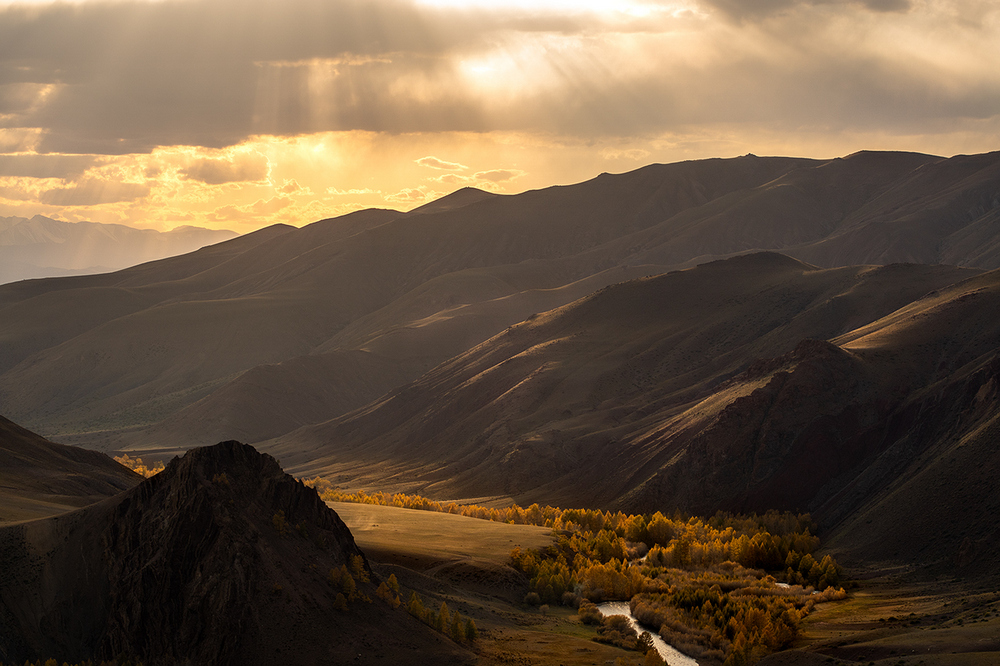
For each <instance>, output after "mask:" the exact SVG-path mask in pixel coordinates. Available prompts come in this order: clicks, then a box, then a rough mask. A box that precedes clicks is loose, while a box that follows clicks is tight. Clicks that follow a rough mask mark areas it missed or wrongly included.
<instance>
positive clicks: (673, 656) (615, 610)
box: [597, 601, 698, 666]
mask: <svg viewBox="0 0 1000 666" xmlns="http://www.w3.org/2000/svg"><path fill="white" fill-rule="evenodd" d="M597 610H599V611H601V615H605V616H608V615H624V616H625V617H627V618H628V621H629V624H630V625H632V628H633V629H635V630H636V633H639V634H641V633H642V632H644V631H647V629H644V628H642V627H641V626H639V622H638V621H636V619H635V618H634V617H632V609H630V608H629V605H628V602H627V601H606V602H604V603H603V604H597ZM649 635H650V636H652V637H653V645H654V646H656V651H657V652H659V653H660V656H661V657H663V660H664V661H665V662H667V664H668V665H669V666H698V662H697V661H695V660H694V659H692V658H691V657H689V656H687V655H686V654H684V653H683V652H678V651H677V650H676V649H675V648H674V647H673V646H672V645H668V644H667V643H666V642H664V640H663V639H662V638H660V635H659V634H654V633H653V632H652V631H650V632H649Z"/></svg>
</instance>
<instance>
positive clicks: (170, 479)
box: [0, 441, 464, 664]
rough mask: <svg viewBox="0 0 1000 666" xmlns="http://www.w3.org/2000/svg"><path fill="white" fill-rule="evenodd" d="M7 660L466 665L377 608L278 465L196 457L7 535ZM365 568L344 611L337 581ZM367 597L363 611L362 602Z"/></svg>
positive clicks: (342, 530) (398, 614) (329, 524)
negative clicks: (402, 658) (409, 653)
mask: <svg viewBox="0 0 1000 666" xmlns="http://www.w3.org/2000/svg"><path fill="white" fill-rule="evenodd" d="M0 543H5V544H6V545H7V547H6V548H5V549H3V550H2V551H0V559H3V560H4V561H3V562H2V564H0V570H4V569H10V570H17V571H21V572H22V575H20V576H17V577H14V578H10V577H8V578H7V579H5V580H2V581H0V602H2V606H0V661H15V662H20V661H23V660H25V659H39V658H42V659H44V658H48V657H55V658H57V659H59V660H60V661H61V660H64V659H65V660H68V661H78V660H80V661H82V660H84V659H91V658H94V659H108V658H112V657H118V656H123V655H124V656H127V657H130V658H136V659H140V660H142V661H143V662H144V663H147V664H150V663H151V664H161V663H162V664H173V663H185V664H268V663H278V662H281V663H296V664H297V663H302V664H313V663H315V664H327V663H329V664H337V663H347V662H350V663H352V664H354V663H381V662H384V661H385V660H386V659H387V658H389V659H391V658H395V657H393V656H392V655H393V654H394V653H395V652H398V653H399V654H403V653H404V652H405V651H406V650H407V649H414V648H415V649H421V650H426V651H427V653H428V654H430V655H433V656H434V661H443V662H445V663H449V662H454V661H463V660H464V655H463V653H462V651H461V650H459V649H458V648H457V647H455V646H454V645H453V644H451V643H449V642H448V641H446V640H445V639H443V638H442V637H440V636H439V635H437V634H434V633H433V632H431V631H430V630H429V629H427V628H426V627H424V626H423V625H421V624H419V623H418V622H416V621H415V620H413V618H411V617H409V616H408V615H407V614H406V613H405V612H402V611H400V610H393V609H392V608H391V607H389V606H388V605H387V604H384V603H383V602H381V601H380V600H378V599H377V598H376V595H375V585H376V584H377V581H375V580H371V581H370V582H365V581H364V580H363V579H364V578H370V579H373V578H374V575H373V574H372V573H371V570H370V568H369V566H368V564H367V561H366V560H365V557H364V554H363V553H362V552H361V551H360V550H359V549H358V547H357V545H356V544H355V542H354V538H353V536H352V535H351V533H350V530H349V529H348V528H347V527H346V526H345V525H344V523H343V521H341V520H340V518H339V517H338V516H337V514H336V513H335V512H334V511H332V510H331V509H330V508H329V507H327V506H326V505H325V504H324V503H323V501H322V500H320V498H319V496H318V495H317V493H316V492H315V491H314V490H312V489H311V488H307V487H305V486H303V485H302V484H301V483H300V482H298V481H296V480H295V479H293V478H292V477H290V476H288V475H287V474H285V473H284V472H283V471H282V470H281V467H280V466H279V465H278V463H277V461H276V460H275V459H274V458H272V457H270V456H267V455H263V454H260V453H258V452H257V451H256V450H255V449H253V448H252V447H250V446H247V445H245V444H240V443H238V442H233V441H230V442H224V443H222V444H218V445H216V446H213V447H208V448H203V449H195V450H193V451H191V452H189V453H188V454H187V455H185V456H184V457H183V458H179V459H174V461H173V462H171V463H170V465H168V467H167V468H166V470H164V471H163V472H161V473H160V474H159V475H157V476H154V477H152V478H150V479H148V480H147V481H145V482H144V483H142V484H140V485H139V486H137V487H136V488H134V489H132V490H130V491H127V492H126V493H123V494H122V495H119V496H117V497H115V498H112V499H111V500H108V501H106V502H104V503H101V504H99V505H95V506H94V507H90V508H88V509H85V510H82V511H78V512H75V513H72V514H67V515H66V516H62V517H58V518H56V519H50V520H49V521H37V522H36V523H33V524H27V525H26V526H23V527H22V529H21V531H20V532H19V533H18V534H17V535H15V534H12V533H7V534H4V532H3V531H0ZM352 561H353V564H354V567H355V570H356V568H357V566H358V563H359V562H360V563H361V566H362V568H363V569H364V571H365V573H364V575H358V573H356V574H355V575H356V577H357V581H356V582H357V585H358V593H359V594H358V598H357V599H355V600H353V601H351V602H349V603H348V608H347V609H346V610H343V609H341V610H337V608H336V605H337V594H338V593H339V592H340V591H341V588H339V587H334V586H333V585H331V584H330V582H329V580H328V576H329V572H330V571H331V569H340V567H342V566H344V565H348V566H349V567H350V566H351V564H352ZM364 597H367V598H368V600H366V599H365V598H364Z"/></svg>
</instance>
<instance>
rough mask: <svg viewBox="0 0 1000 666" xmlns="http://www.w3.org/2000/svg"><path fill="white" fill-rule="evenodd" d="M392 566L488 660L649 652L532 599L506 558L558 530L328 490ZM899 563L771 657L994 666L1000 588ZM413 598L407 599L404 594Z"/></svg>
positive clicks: (599, 659) (999, 637)
mask: <svg viewBox="0 0 1000 666" xmlns="http://www.w3.org/2000/svg"><path fill="white" fill-rule="evenodd" d="M329 504H330V506H331V507H332V508H333V509H334V510H335V511H336V512H337V513H338V514H339V515H340V516H341V518H342V519H343V520H344V522H346V523H347V525H348V527H350V529H351V532H352V533H353V534H354V536H355V539H356V540H357V543H358V545H359V546H360V547H361V548H362V550H364V551H365V552H366V553H367V554H368V556H369V557H370V559H371V560H373V562H375V563H377V564H376V569H377V570H380V572H381V573H382V574H383V575H384V576H388V575H389V574H390V573H395V574H396V576H397V578H398V579H399V581H400V582H401V583H402V585H403V588H404V593H405V594H406V595H407V596H408V595H409V593H410V591H416V592H417V593H418V594H419V595H420V596H421V598H422V599H423V601H424V603H425V605H426V606H427V607H429V608H436V607H437V606H439V605H440V604H441V602H442V601H444V602H446V603H447V604H448V607H449V608H450V609H452V611H455V610H457V611H459V612H460V613H461V614H462V615H463V616H465V617H472V618H473V619H474V620H475V622H476V624H477V626H478V627H479V629H480V639H479V641H478V642H477V645H476V647H475V652H476V654H477V657H478V660H477V662H476V663H478V664H541V665H547V664H553V665H554V664H566V665H569V664H580V665H583V664H614V663H616V662H618V661H619V660H623V662H621V663H627V664H628V663H634V664H639V663H641V656H640V655H639V654H638V653H636V652H629V651H625V650H621V649H619V648H615V647H610V646H607V645H602V644H599V643H596V642H594V641H593V640H591V639H592V638H593V637H594V636H595V635H596V632H595V630H594V629H593V628H592V627H588V626H586V625H584V624H582V622H581V621H580V620H579V618H578V617H577V614H576V612H575V611H574V610H573V609H571V608H564V607H561V606H555V605H553V606H552V607H551V608H549V609H548V611H547V612H546V613H542V612H541V611H540V610H539V609H536V608H532V607H529V606H526V605H525V604H523V603H522V599H523V596H524V592H525V589H524V587H523V582H522V581H521V580H520V579H519V577H518V574H517V573H516V572H515V571H513V569H511V568H510V567H508V566H507V564H506V563H507V562H508V561H509V555H510V550H511V549H512V548H513V547H514V546H521V548H540V547H544V546H546V545H548V544H550V543H552V542H553V539H552V537H551V530H548V529H546V528H542V527H534V526H528V525H508V524H503V523H494V522H490V521H484V520H477V519H474V518H466V517H463V516H457V515H450V514H442V513H435V512H429V511H416V510H412V509H400V508H395V507H385V506H374V505H367V504H348V503H340V502H330V503H329ZM902 580H903V577H901V576H899V575H898V574H897V575H893V576H883V577H881V578H875V579H871V580H864V581H861V582H860V583H859V586H858V588H857V589H855V590H853V591H852V593H851V596H850V597H849V598H848V599H846V600H844V601H840V602H832V603H827V604H822V605H820V606H817V608H816V610H815V611H814V612H813V613H812V614H811V615H810V616H809V617H808V618H807V619H806V620H805V624H804V627H803V629H804V634H803V637H802V639H801V641H800V643H799V644H798V645H797V646H796V649H794V650H791V651H787V652H782V653H777V654H774V655H771V656H770V657H768V658H767V659H766V660H765V661H764V662H762V663H764V664H767V665H768V666H774V665H791V664H805V665H809V664H815V665H816V666H827V665H831V666H833V665H837V664H865V665H867V666H870V665H871V664H875V666H900V665H903V664H906V665H909V664H912V665H914V666H916V665H918V664H924V665H927V666H930V665H936V664H942V665H944V666H986V665H987V664H997V663H1000V590H992V589H979V590H977V591H969V590H970V588H969V587H968V585H967V584H963V583H960V582H949V581H939V582H933V583H925V584H914V583H906V582H901V581H902ZM404 601H405V599H404Z"/></svg>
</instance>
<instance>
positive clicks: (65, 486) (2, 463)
mask: <svg viewBox="0 0 1000 666" xmlns="http://www.w3.org/2000/svg"><path fill="white" fill-rule="evenodd" d="M139 481H140V477H139V476H138V475H137V474H135V473H133V472H131V471H130V470H128V469H126V468H124V467H122V466H121V465H119V464H118V463H116V462H115V461H114V460H112V459H111V458H109V457H108V456H106V455H104V454H103V453H97V452H96V451H88V450H86V449H80V448H77V447H75V446H64V445H62V444H56V443H54V442H50V441H48V440H47V439H44V438H42V437H39V436H38V435H36V434H35V433H33V432H30V431H28V430H25V429H24V428H21V427H20V426H18V425H16V424H14V423H11V422H10V421H8V420H7V419H5V418H3V417H2V416H0V522H4V521H14V520H27V519H31V518H39V517H42V516H47V515H52V514H55V513H62V512H64V511H68V510H70V509H72V508H76V507H80V506H84V505H86V504H93V503H94V502H98V501H100V500H102V499H105V498H107V497H110V496H111V495H115V494H117V493H119V492H121V491H122V490H125V489H127V488H131V487H132V486H134V485H136V484H137V483H139Z"/></svg>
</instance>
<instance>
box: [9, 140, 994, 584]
mask: <svg viewBox="0 0 1000 666" xmlns="http://www.w3.org/2000/svg"><path fill="white" fill-rule="evenodd" d="M998 211H1000V153H991V154H986V155H973V156H958V157H954V158H950V159H944V158H939V157H932V156H928V155H919V154H911V153H870V152H864V153H857V154H855V155H851V156H848V157H846V158H843V159H834V160H805V159H792V158H758V157H753V156H746V157H742V158H736V159H731V160H704V161H696V162H685V163H679V164H670V165H652V166H649V167H645V168H643V169H639V170H637V171H634V172H630V173H626V174H620V175H608V174H604V175H602V176H599V177H597V178H595V179H593V180H591V181H588V182H585V183H580V184H578V185H572V186H567V187H553V188H547V189H544V190H538V191H531V192H526V193H524V194H520V195H515V196H496V195H490V194H488V193H483V192H479V191H476V190H469V189H465V190H460V191H459V192H456V193H455V194H453V195H450V196H449V197H445V198H444V199H441V200H439V201H437V202H433V203H432V204H430V205H428V206H425V207H422V208H420V209H416V210H414V211H412V212H410V213H399V212H396V211H386V210H367V211H361V212H358V213H353V214H350V215H346V216H343V217H340V218H334V219H329V220H323V221H320V222H316V223H314V224H311V225H308V226H306V227H303V228H301V229H295V228H292V227H287V226H283V225H277V226H273V227H269V228H266V229H263V230H260V231H258V232H256V233H252V234H248V235H246V236H242V237H240V238H236V239H233V240H230V241H226V242H223V243H219V244H216V245H212V246H210V247H206V248H203V249H201V250H198V251H196V252H193V253H190V254H186V255H183V256H178V257H173V258H170V259H165V260H161V261H157V262H153V263H148V264H143V265H140V266H136V267H133V268H130V269H126V270H123V271H119V272H117V273H111V274H105V275H93V276H81V277H72V278H60V279H51V280H42V281H30V282H19V283H14V284H8V285H5V286H2V287H0V340H2V341H3V345H2V346H0V409H2V411H3V412H4V413H6V414H7V415H8V416H10V417H12V418H14V419H15V420H16V421H18V422H19V423H23V424H24V425H26V426H28V427H31V428H32V429H35V430H37V431H39V432H41V433H42V434H44V435H46V436H49V437H54V438H58V439H60V441H64V442H71V443H79V444H83V445H86V446H88V447H92V448H98V449H100V450H105V451H112V450H119V449H128V450H133V451H138V452H140V453H141V454H142V455H143V456H144V457H146V458H147V461H148V460H150V459H155V458H156V457H157V456H161V457H170V456H172V455H174V454H175V453H178V452H182V451H184V450H186V449H189V448H192V447H195V446H199V445H206V444H212V443H214V442H217V441H220V440H226V439H231V438H238V439H241V440H245V441H248V442H254V443H257V445H258V446H259V447H261V448H262V449H263V450H268V451H270V452H272V453H274V454H275V455H277V456H279V457H280V458H281V460H282V461H283V462H284V464H285V465H286V466H288V467H289V468H290V469H291V470H292V471H294V472H295V473H296V474H308V475H315V474H324V475H327V476H329V477H331V478H334V479H335V480H336V481H337V482H340V483H349V484H354V485H359V486H367V487H370V488H383V489H386V490H389V489H405V490H410V491H419V492H422V493H425V494H429V495H432V496H436V497H445V498H454V497H469V496H471V495H475V496H481V495H486V496H490V497H494V498H495V497H506V498H515V499H517V500H519V501H521V502H525V503H529V502H531V501H536V500H537V501H545V502H552V503H557V504H562V505H564V506H568V505H587V506H593V505H597V506H602V507H609V508H615V507H621V508H627V509H630V510H637V509H641V510H649V509H653V508H664V509H672V508H679V509H684V510H690V511H697V512H711V511H714V510H716V509H719V508H724V509H731V510H740V511H742V510H761V509H764V508H771V507H775V508H788V509H793V510H811V511H813V512H814V514H815V515H816V516H817V517H819V518H820V519H821V521H822V523H823V524H824V525H825V528H826V529H827V530H828V533H829V534H831V535H832V539H833V540H832V542H831V543H833V544H835V545H837V547H838V548H841V552H842V553H843V554H844V556H845V557H847V558H849V557H851V554H852V553H856V552H859V550H858V549H860V548H862V547H863V548H864V549H868V552H876V551H877V552H878V553H879V554H880V555H879V556H880V557H883V558H886V559H891V558H892V557H894V556H895V554H896V553H898V552H908V553H909V552H913V551H912V549H911V548H910V545H912V544H913V543H919V544H920V546H921V548H924V550H923V551H921V552H922V557H924V561H926V562H938V563H942V564H941V566H957V564H956V563H958V562H959V560H961V566H963V567H966V570H968V571H973V570H974V569H975V567H976V566H980V565H981V563H982V562H983V561H985V560H984V559H983V558H988V557H992V554H995V553H998V552H1000V550H998V549H997V543H996V542H997V541H998V540H1000V535H998V534H997V532H996V530H995V529H992V528H989V529H987V527H988V526H986V527H984V526H985V525H986V523H984V522H983V521H984V520H986V518H985V516H986V515H987V513H983V511H987V512H988V511H992V510H993V509H992V508H990V507H995V508H1000V497H997V496H996V491H995V490H994V489H993V487H992V485H989V484H988V483H987V482H986V481H982V479H981V478H980V477H982V475H983V474H993V473H995V472H997V471H998V470H1000V461H996V460H994V454H993V453H992V452H991V449H990V447H989V446H988V442H989V441H990V439H989V437H991V436H992V435H991V434H990V433H993V432H994V430H995V428H996V418H997V407H996V404H997V403H996V397H995V396H996V389H995V385H996V381H997V380H996V378H995V371H994V368H995V367H996V362H997V361H996V354H997V350H998V349H1000V337H998V329H997V323H996V321H997V318H996V316H995V314H994V313H995V312H997V311H1000V307H998V306H1000V304H998V303H995V302H994V301H995V299H996V297H997V293H998V290H997V287H996V285H997V275H998V273H997V272H996V269H998V268H1000V224H997V222H998V219H997V218H998V215H1000V213H998ZM779 253H780V254H779ZM695 266H697V267H696V268H695ZM989 271H993V272H989ZM991 387H992V388H991ZM956 447H957V448H956ZM929 470H933V472H931V471H929ZM959 478H966V479H971V480H972V481H966V483H967V484H968V483H971V484H972V485H971V486H970V488H971V490H970V491H969V492H971V493H976V494H977V496H978V497H981V498H985V499H983V501H982V502H980V503H979V504H977V505H976V506H974V507H966V508H962V507H957V506H956V505H955V502H956V501H959V499H960V498H962V497H963V495H962V494H961V493H958V494H955V493H953V492H952V491H953V489H954V488H953V487H952V486H950V485H947V484H952V483H955V484H958V483H959V481H958V479H959ZM982 478H986V477H982ZM941 480H947V481H945V483H946V485H936V484H938V483H939V482H940V481H941ZM956 498H959V499H956ZM967 499H968V498H966V499H963V500H961V501H966V500H967ZM918 506H921V507H924V508H923V510H922V512H921V513H919V514H918V513H916V512H915V511H914V507H918ZM980 509H982V510H980ZM953 510H954V511H956V512H957V513H956V514H955V515H957V516H959V518H958V519H954V518H953V519H950V520H946V518H945V516H946V515H947V512H948V511H953ZM931 518H933V519H931ZM921 520H923V521H924V522H923V523H921V522H920V521H921ZM859 521H861V522H859ZM934 530H940V531H941V533H942V534H945V536H944V537H941V538H938V539H936V540H935V538H933V537H932V535H931V532H933V531H934ZM991 539H992V541H991ZM838 544H839V545H838ZM908 544H909V545H908ZM904 546H905V547H904ZM959 551H961V553H962V555H961V557H960V558H959V556H958V555H957V553H959ZM948 563H950V564H948ZM977 563H980V564H977Z"/></svg>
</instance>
